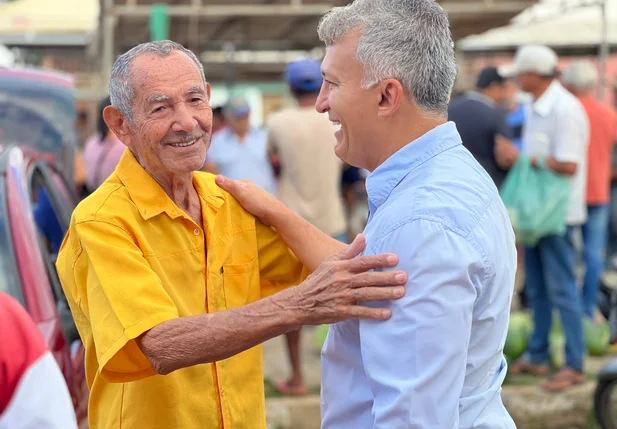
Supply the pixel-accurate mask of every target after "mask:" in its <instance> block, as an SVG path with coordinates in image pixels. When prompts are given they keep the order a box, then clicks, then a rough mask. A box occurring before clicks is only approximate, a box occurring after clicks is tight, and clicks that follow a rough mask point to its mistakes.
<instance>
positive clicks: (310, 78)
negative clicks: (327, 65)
mask: <svg viewBox="0 0 617 429" xmlns="http://www.w3.org/2000/svg"><path fill="white" fill-rule="evenodd" d="M285 80H286V81H287V83H288V84H289V86H291V87H292V88H293V89H297V90H300V91H307V92H317V91H319V89H320V88H321V83H322V81H323V79H322V77H321V63H320V62H319V61H316V60H313V59H311V58H302V59H299V60H295V61H292V62H290V63H289V64H287V68H286V69H285Z"/></svg>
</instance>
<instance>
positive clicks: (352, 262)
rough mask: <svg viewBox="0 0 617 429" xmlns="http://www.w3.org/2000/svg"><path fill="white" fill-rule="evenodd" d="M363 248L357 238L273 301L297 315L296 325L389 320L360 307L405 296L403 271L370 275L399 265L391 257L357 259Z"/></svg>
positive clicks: (379, 310) (385, 313) (362, 241)
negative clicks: (358, 320) (352, 320)
mask: <svg viewBox="0 0 617 429" xmlns="http://www.w3.org/2000/svg"><path fill="white" fill-rule="evenodd" d="M365 246H366V239H365V238H364V236H362V235H358V237H356V239H355V240H354V241H353V243H352V244H351V245H349V246H347V247H346V248H345V249H344V250H343V251H341V252H340V253H338V254H336V255H334V256H332V257H331V258H329V259H328V260H326V261H325V262H323V263H322V264H321V265H320V266H319V267H318V268H317V269H316V270H315V271H314V272H313V274H311V275H310V276H309V277H308V278H307V279H306V280H305V281H304V282H303V283H302V284H300V285H299V286H297V287H295V288H290V289H287V290H285V291H283V292H281V293H279V294H277V295H274V296H273V297H272V298H273V299H274V300H275V302H277V303H278V304H279V305H280V306H281V307H283V308H285V309H288V310H289V309H291V310H293V312H294V313H295V314H297V315H298V317H299V320H298V324H299V325H317V324H329V323H335V322H339V321H342V320H346V319H350V318H366V319H378V320H383V319H388V318H389V317H390V316H391V311H390V310H389V309H387V308H374V307H369V306H366V305H362V304H361V302H363V301H380V300H388V301H389V300H392V299H399V298H401V297H402V296H404V294H405V288H404V286H402V285H404V284H405V283H406V282H407V274H406V273H405V272H404V271H373V270H376V269H382V268H391V267H394V266H395V265H396V264H397V263H398V257H397V256H396V255H394V254H381V255H374V256H357V255H358V254H359V253H360V252H362V250H363V249H364V247H365Z"/></svg>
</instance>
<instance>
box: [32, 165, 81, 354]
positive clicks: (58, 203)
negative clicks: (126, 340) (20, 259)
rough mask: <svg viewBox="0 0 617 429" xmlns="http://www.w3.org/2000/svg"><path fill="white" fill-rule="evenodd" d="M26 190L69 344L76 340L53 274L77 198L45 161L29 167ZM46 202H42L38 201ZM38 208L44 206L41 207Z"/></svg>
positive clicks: (62, 296)
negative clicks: (29, 196)
mask: <svg viewBox="0 0 617 429" xmlns="http://www.w3.org/2000/svg"><path fill="white" fill-rule="evenodd" d="M28 182H29V183H28V189H30V191H31V200H32V203H33V205H34V217H35V221H36V224H37V230H38V237H39V243H40V244H39V249H40V250H41V256H42V258H43V261H44V263H45V267H46V270H47V274H48V276H49V280H50V284H51V289H52V292H53V295H54V300H55V303H56V308H57V310H58V314H59V316H60V320H61V322H62V330H63V332H64V335H65V337H66V339H67V341H68V343H69V344H71V343H73V341H76V340H79V333H78V332H77V328H76V327H75V323H74V321H73V317H72V314H71V312H70V309H69V306H68V302H67V300H66V297H65V295H64V292H63V290H62V285H61V284H60V279H59V277H58V273H57V271H56V258H57V252H58V250H59V248H60V245H61V243H62V240H63V238H64V236H65V235H66V232H67V230H68V227H69V223H70V219H71V214H72V212H73V210H74V208H75V205H76V201H77V198H76V197H75V196H74V193H73V192H72V191H71V188H70V186H69V185H68V184H67V183H66V180H65V178H64V177H63V175H61V174H60V173H59V172H58V171H57V169H56V167H55V166H54V165H53V164H51V163H50V162H49V161H47V160H45V159H39V160H37V161H34V162H32V163H31V164H30V166H29V167H28ZM43 198H45V201H41V200H42V199H43ZM40 204H44V205H43V206H40Z"/></svg>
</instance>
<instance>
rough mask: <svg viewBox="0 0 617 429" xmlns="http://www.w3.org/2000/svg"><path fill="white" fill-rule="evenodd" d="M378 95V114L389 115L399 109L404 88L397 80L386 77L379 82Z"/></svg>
mask: <svg viewBox="0 0 617 429" xmlns="http://www.w3.org/2000/svg"><path fill="white" fill-rule="evenodd" d="M380 96H381V98H380V100H379V105H378V106H377V113H378V115H379V116H391V115H392V114H394V113H395V112H396V111H397V110H398V109H399V107H400V105H401V102H402V101H403V97H404V96H405V89H404V88H403V85H402V84H401V83H400V82H399V81H398V80H396V79H386V80H384V81H383V82H381V93H380Z"/></svg>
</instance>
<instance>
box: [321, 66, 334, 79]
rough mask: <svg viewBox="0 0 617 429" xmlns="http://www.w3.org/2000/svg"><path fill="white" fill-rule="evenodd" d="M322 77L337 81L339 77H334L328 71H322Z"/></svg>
mask: <svg viewBox="0 0 617 429" xmlns="http://www.w3.org/2000/svg"><path fill="white" fill-rule="evenodd" d="M321 76H323V78H324V79H334V80H337V77H336V76H335V75H333V74H332V73H329V72H328V70H324V69H322V70H321Z"/></svg>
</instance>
